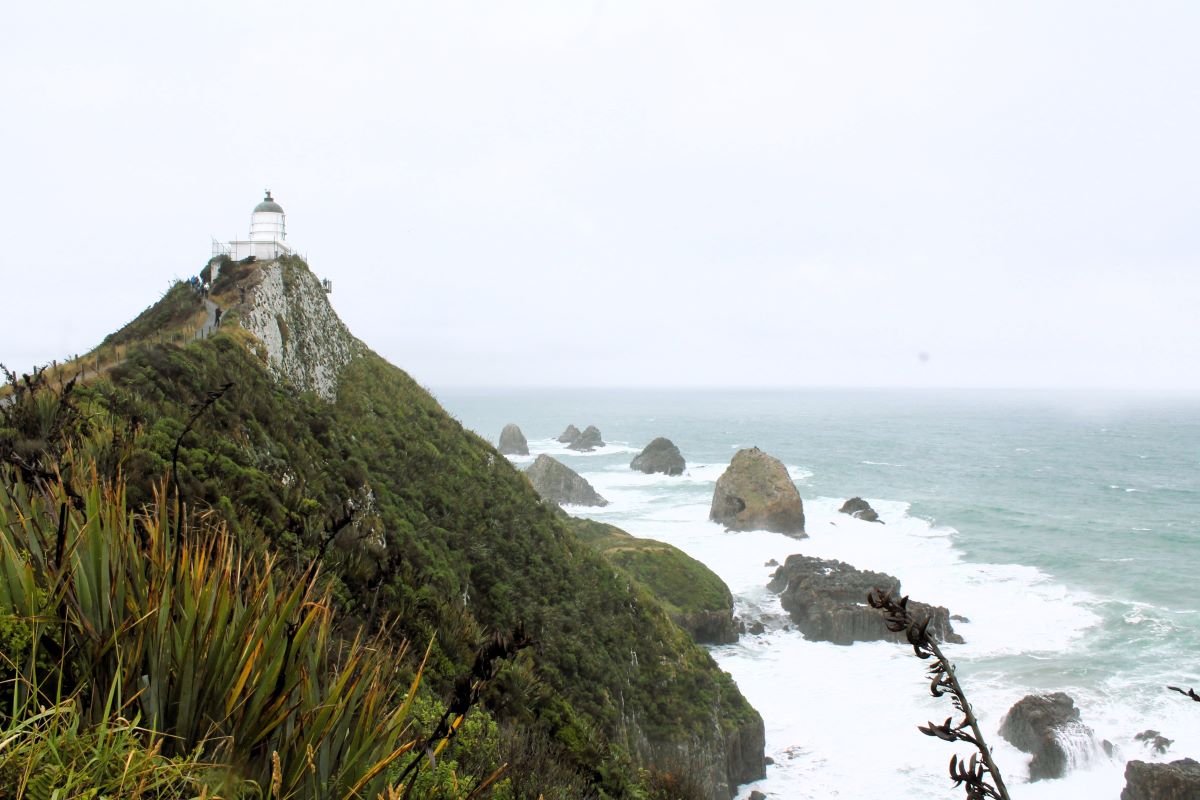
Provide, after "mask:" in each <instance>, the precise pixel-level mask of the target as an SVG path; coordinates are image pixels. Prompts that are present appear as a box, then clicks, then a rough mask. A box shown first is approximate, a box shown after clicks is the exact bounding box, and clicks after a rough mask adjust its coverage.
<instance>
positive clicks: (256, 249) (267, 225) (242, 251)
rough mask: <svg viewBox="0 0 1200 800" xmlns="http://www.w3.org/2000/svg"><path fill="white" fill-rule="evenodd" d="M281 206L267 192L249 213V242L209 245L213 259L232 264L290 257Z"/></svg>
mask: <svg viewBox="0 0 1200 800" xmlns="http://www.w3.org/2000/svg"><path fill="white" fill-rule="evenodd" d="M286 216H287V215H286V214H284V213H283V206H281V205H279V203H277V202H276V201H275V198H274V197H272V196H271V192H270V190H268V191H267V193H266V196H265V197H263V199H262V202H261V203H259V204H258V205H256V206H255V207H254V211H252V212H251V213H250V238H249V239H248V240H241V241H233V242H227V243H225V244H222V243H221V242H217V241H215V240H214V241H213V256H214V257H216V256H222V255H224V256H228V257H230V258H232V259H233V260H234V261H241V260H242V259H243V258H248V257H250V256H254V258H255V259H257V260H260V261H266V260H269V259H272V258H279V257H280V256H288V255H291V254H292V252H293V251H292V248H291V247H289V246H288V244H287V221H286Z"/></svg>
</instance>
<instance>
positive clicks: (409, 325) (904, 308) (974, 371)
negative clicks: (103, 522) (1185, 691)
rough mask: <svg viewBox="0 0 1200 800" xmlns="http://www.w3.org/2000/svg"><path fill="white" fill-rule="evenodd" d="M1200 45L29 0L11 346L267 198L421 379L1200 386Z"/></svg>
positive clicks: (57, 352)
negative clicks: (266, 193)
mask: <svg viewBox="0 0 1200 800" xmlns="http://www.w3.org/2000/svg"><path fill="white" fill-rule="evenodd" d="M1198 38H1200V6H1197V5H1195V4H1193V3H1184V2H1179V3H1165V2H1156V3H1137V4H1129V3H1106V2H1078V3H1053V2H1036V3H1033V2H1030V3H1017V2H1012V3H964V2H947V3H916V4H914V3H892V2H888V3H834V2H823V3H815V2H814V3H798V2H780V3H754V4H750V3H744V2H730V3H716V4H709V3H696V2H687V3H649V4H648V3H634V2H629V3H585V2H579V3H567V2H561V0H559V1H556V2H547V3H542V4H517V3H490V4H484V3H477V4H465V3H464V4H459V3H446V2H437V3H425V4H409V3H396V4H392V3H386V4H385V3H372V4H338V8H337V12H336V13H334V11H333V10H332V4H323V5H322V6H320V7H309V6H305V5H303V4H299V3H293V2H288V3H279V4H270V5H267V4H262V5H253V6H250V5H247V4H242V3H221V4H218V3H193V4H187V5H184V4H177V3H161V2H156V3H144V4H129V3H77V4H60V3H52V2H46V3H40V2H39V3H22V4H20V5H19V6H18V5H17V4H8V5H6V7H5V10H4V11H3V12H0V108H3V120H4V124H3V125H2V126H0V152H3V154H4V160H3V163H4V168H3V181H2V182H0V183H2V186H3V191H2V192H0V232H2V233H3V238H4V245H3V247H2V248H0V278H2V287H0V296H2V297H3V301H4V303H3V307H4V311H5V317H6V324H5V325H4V333H3V334H0V360H3V361H4V362H6V363H8V364H10V365H12V366H18V367H20V368H27V367H28V366H30V365H31V364H33V363H35V362H44V361H47V360H49V359H51V358H54V357H61V356H63V355H65V354H68V353H74V352H83V351H85V350H87V349H89V348H90V347H91V346H93V345H94V344H96V343H97V342H98V341H99V339H100V338H102V337H103V335H104V334H106V333H108V332H110V331H112V330H114V329H116V328H117V327H119V326H120V325H121V324H122V323H124V322H125V321H127V320H128V319H130V318H131V317H133V316H134V315H135V314H136V313H137V312H138V311H140V310H141V309H142V308H143V307H145V306H146V305H148V304H149V303H150V302H152V301H153V300H154V299H156V298H157V297H158V296H159V294H161V292H162V291H164V290H165V289H166V287H167V285H168V283H169V281H170V280H171V279H172V278H174V277H186V276H188V275H190V274H193V273H195V272H196V271H198V270H199V268H200V267H201V266H202V265H203V263H204V261H205V260H206V258H207V255H208V250H209V237H210V236H216V237H217V238H220V239H231V238H244V237H245V234H246V228H247V225H248V221H249V214H250V210H251V208H252V207H253V206H254V204H255V203H256V202H257V201H258V200H259V198H260V196H261V192H262V190H263V189H264V188H270V189H271V190H272V191H273V192H274V194H275V196H276V198H277V199H278V200H279V202H280V203H281V204H282V205H283V207H284V209H285V210H286V211H287V214H288V232H289V241H290V242H291V243H292V244H294V245H295V246H296V247H297V248H299V250H300V251H301V252H305V253H307V255H308V257H309V260H310V262H311V264H312V266H313V268H314V270H315V271H316V272H317V273H318V274H319V275H321V276H323V277H329V278H331V279H333V281H334V286H335V292H334V295H333V301H334V304H335V306H336V308H337V309H338V312H339V313H340V314H341V315H342V317H343V318H344V319H345V320H346V322H347V323H348V324H349V325H350V327H351V329H352V330H353V331H354V332H355V333H356V334H357V335H358V336H359V337H361V338H362V339H364V340H365V341H366V342H367V343H368V344H369V345H370V346H372V347H373V348H374V349H375V350H377V351H378V352H380V353H381V354H382V355H384V356H386V357H387V358H388V359H389V360H391V361H393V362H394V363H396V364H398V365H400V366H401V367H404V368H405V369H407V370H408V371H409V372H410V373H412V374H413V375H414V377H416V378H417V379H418V380H419V381H421V382H422V383H424V384H426V385H432V386H451V385H720V386H734V385H750V386H757V385H788V386H796V385H844V386H845V385H849V386H853V385H872V386H878V385H882V386H892V385H895V386H1066V387H1081V386H1107V387H1125V388H1154V389H1173V390H1185V391H1189V392H1194V391H1198V390H1200V370H1198V369H1197V365H1198V364H1200V335H1198V334H1200V323H1198V322H1197V316H1196V306H1197V301H1198V300H1200V275H1198V270H1197V257H1196V252H1197V247H1196V239H1197V225H1196V221H1197V219H1198V218H1200V201H1198V199H1197V186H1200V159H1198V158H1197V147H1198V146H1200V144H1198V143H1200V105H1198V98H1200V92H1198V87H1197V83H1198V81H1200V79H1198V77H1197V76H1200V49H1198V48H1196V46H1195V43H1196V41H1197V40H1198ZM921 353H927V354H928V360H927V361H922V360H921V359H920V358H919V357H918V356H919V354H921Z"/></svg>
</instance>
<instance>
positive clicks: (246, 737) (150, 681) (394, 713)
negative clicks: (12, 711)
mask: <svg viewBox="0 0 1200 800" xmlns="http://www.w3.org/2000/svg"><path fill="white" fill-rule="evenodd" d="M78 474H79V473H76V475H78ZM3 477H4V478H5V479H4V480H3V481H2V483H3V488H2V490H0V491H2V492H3V493H2V494H0V618H6V619H8V620H15V621H17V622H19V623H20V624H23V625H28V626H29V628H30V630H31V634H32V635H31V642H32V643H31V646H30V648H29V652H28V653H25V654H24V655H23V656H21V657H20V660H21V663H16V662H14V663H12V664H11V665H10V669H11V670H12V671H13V672H15V673H16V674H17V675H18V677H17V678H14V683H13V686H12V692H13V697H14V708H35V707H40V706H48V707H58V705H59V704H57V703H56V702H54V700H55V699H57V698H62V697H69V698H71V703H72V709H73V713H78V715H79V716H80V719H81V720H82V721H84V722H86V723H89V724H91V725H93V726H98V725H103V724H106V723H107V722H108V721H109V720H111V719H112V717H113V715H114V714H116V715H117V716H118V717H121V718H124V717H131V718H136V719H139V720H140V721H141V726H143V727H144V730H145V731H146V732H147V741H148V742H149V743H150V745H149V746H150V747H151V748H152V750H153V752H154V753H156V754H157V753H160V752H161V754H162V755H163V756H164V757H167V758H173V757H189V756H193V755H195V754H199V753H203V754H204V757H205V758H206V759H208V760H211V761H214V762H218V763H224V764H229V765H231V766H232V767H233V768H234V769H235V770H236V771H237V772H238V773H239V774H241V775H243V776H245V777H246V778H249V779H251V780H253V781H255V782H257V783H258V785H259V786H262V787H270V796H271V797H277V798H336V797H346V798H349V797H374V796H377V795H378V794H379V793H380V792H382V791H384V790H385V789H386V788H387V780H386V779H387V772H388V767H389V766H390V765H392V764H393V763H394V762H395V761H396V759H398V758H399V757H400V756H402V755H403V754H404V753H406V752H408V751H409V750H410V749H412V748H413V746H414V742H413V741H412V739H411V737H410V736H408V735H407V725H406V719H407V716H408V711H409V706H410V704H411V702H412V699H413V697H414V696H415V694H416V689H417V682H418V681H419V679H420V674H421V669H418V670H417V676H416V678H415V679H414V680H412V681H411V682H402V681H399V680H396V675H395V671H396V669H397V664H398V663H400V662H401V661H402V659H403V656H404V652H403V648H401V649H400V650H399V651H397V650H396V649H395V648H393V647H391V646H390V645H388V644H387V639H386V633H387V632H386V631H384V632H382V633H380V634H377V635H374V636H370V637H368V636H365V635H363V634H360V635H358V636H357V637H355V638H353V639H352V640H351V641H349V642H340V643H339V640H337V638H336V637H334V636H333V633H332V625H331V622H332V617H331V612H330V598H329V595H328V592H326V591H323V590H321V589H320V588H319V584H318V576H317V570H316V568H315V567H313V568H311V569H310V570H309V571H308V572H306V573H304V574H302V575H299V576H295V575H292V574H289V573H287V572H285V571H284V570H282V569H280V568H279V567H278V566H277V565H276V563H275V562H274V560H273V559H272V558H270V557H259V558H250V557H247V555H246V554H244V553H242V552H241V551H240V549H239V547H238V545H237V542H236V541H235V539H234V537H233V536H232V535H231V534H230V533H229V532H228V531H227V530H226V529H225V527H224V525H223V524H221V523H219V522H217V521H215V519H213V518H210V517H206V516H205V515H190V514H188V513H187V511H186V510H183V511H181V513H182V515H183V518H182V519H181V520H179V521H178V522H179V527H178V528H176V522H177V521H176V520H175V519H173V518H172V516H173V515H172V509H173V508H174V507H177V506H176V504H175V503H172V502H168V501H167V500H166V497H165V495H166V489H165V487H164V485H160V487H159V490H158V496H157V498H156V502H155V503H153V504H151V505H150V506H149V507H148V508H146V509H144V510H142V511H140V512H136V513H135V512H129V511H127V510H126V502H125V496H124V485H123V484H122V483H121V482H120V481H117V482H106V481H103V480H101V479H100V478H99V477H98V476H97V475H96V474H95V471H94V470H93V471H92V473H91V478H90V480H87V481H80V480H76V481H75V482H74V483H75V487H74V489H69V488H68V487H67V486H65V485H64V483H63V481H62V480H57V481H44V482H40V483H39V485H36V486H35V485H31V484H29V483H26V482H24V481H23V480H21V479H20V478H18V477H17V476H16V474H15V471H11V470H8V471H6V474H5V475H4V476H3ZM81 484H82V485H81ZM72 494H77V496H80V497H82V501H83V502H82V504H79V503H75V502H71V500H72V497H71V495H72ZM176 530H178V531H179V532H180V534H179V535H178V537H177V534H176ZM427 655H428V654H427ZM47 657H49V660H50V661H51V662H52V663H54V664H55V665H56V668H55V669H54V670H53V677H52V679H48V677H47V676H46V675H44V674H41V675H39V674H38V669H37V666H36V665H37V662H38V661H39V659H41V660H42V661H43V662H44V661H45V660H46V659H47ZM423 666H424V665H423V663H422V669H423ZM406 686H407V692H406V691H405V687H406ZM110 695H111V696H110ZM9 722H10V726H11V725H12V724H19V720H16V719H15V717H14V718H13V719H11V720H10V721H9Z"/></svg>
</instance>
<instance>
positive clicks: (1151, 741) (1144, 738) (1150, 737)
mask: <svg viewBox="0 0 1200 800" xmlns="http://www.w3.org/2000/svg"><path fill="white" fill-rule="evenodd" d="M1133 738H1134V740H1135V741H1138V742H1141V743H1142V744H1144V745H1145V746H1146V747H1149V748H1150V749H1152V750H1153V751H1154V752H1156V753H1158V754H1159V755H1160V756H1161V755H1165V754H1166V752H1167V750H1168V749H1170V747H1171V745H1173V744H1175V740H1174V739H1168V738H1167V737H1165V736H1163V735H1162V734H1161V733H1159V732H1158V731H1156V730H1150V729H1147V730H1144V731H1142V732H1141V733H1139V734H1138V735H1137V736H1134V737H1133Z"/></svg>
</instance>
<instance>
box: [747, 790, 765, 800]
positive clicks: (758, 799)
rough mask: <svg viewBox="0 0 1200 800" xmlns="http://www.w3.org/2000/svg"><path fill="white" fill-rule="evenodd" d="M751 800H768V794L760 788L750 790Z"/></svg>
mask: <svg viewBox="0 0 1200 800" xmlns="http://www.w3.org/2000/svg"><path fill="white" fill-rule="evenodd" d="M750 800H767V796H766V795H765V794H763V793H762V792H760V791H759V790H758V789H755V790H754V791H752V792H750Z"/></svg>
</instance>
